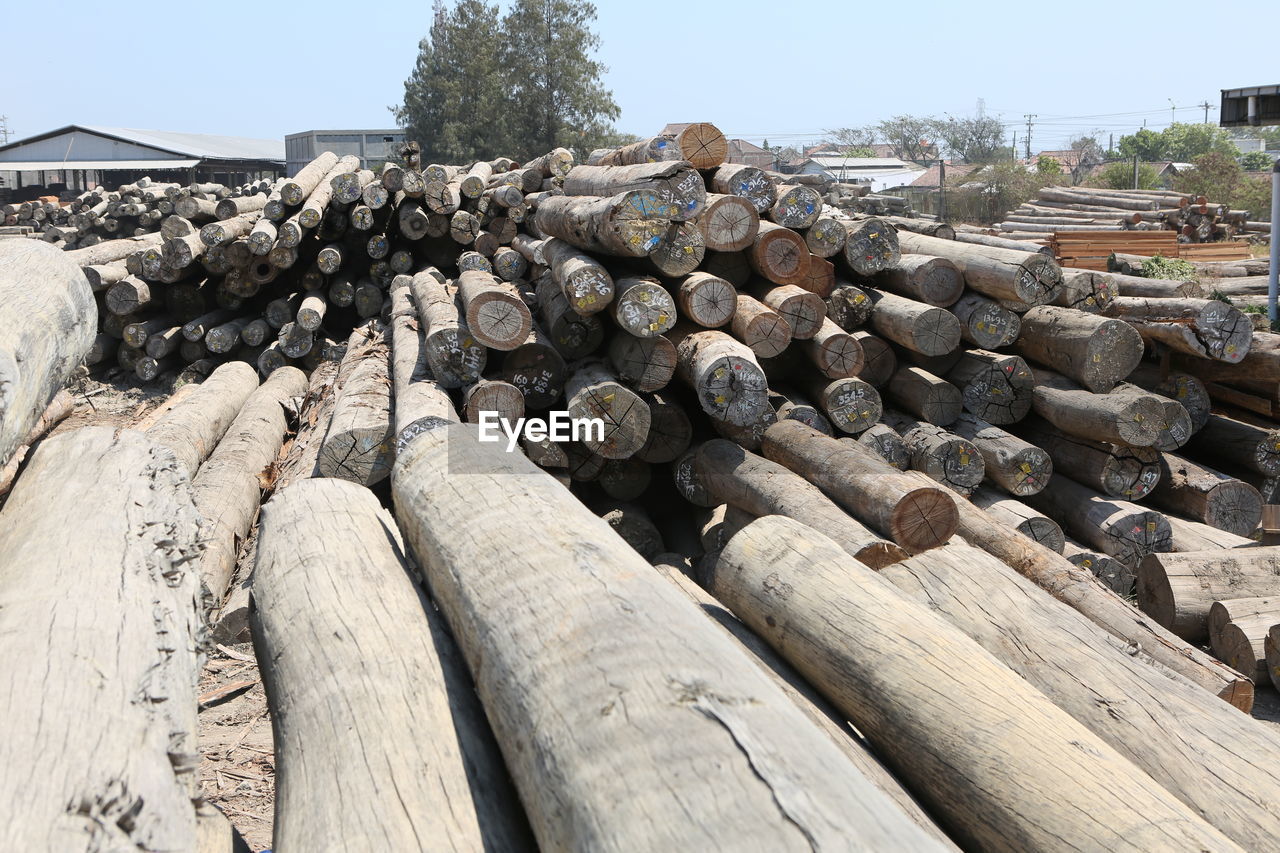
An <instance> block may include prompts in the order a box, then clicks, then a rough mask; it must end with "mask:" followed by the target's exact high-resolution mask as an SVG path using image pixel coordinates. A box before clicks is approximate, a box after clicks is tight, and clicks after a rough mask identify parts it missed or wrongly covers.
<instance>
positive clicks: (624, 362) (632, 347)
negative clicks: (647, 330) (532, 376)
mask: <svg viewBox="0 0 1280 853" xmlns="http://www.w3.org/2000/svg"><path fill="white" fill-rule="evenodd" d="M553 352H554V350H553ZM557 357H559V356H558V355H557ZM609 362H610V364H611V365H612V366H613V368H614V370H616V371H617V374H618V378H619V379H621V380H622V381H623V382H625V383H627V384H628V385H630V386H631V387H632V388H634V389H636V390H637V391H658V390H661V389H662V388H665V387H666V386H667V384H668V383H669V382H670V381H671V377H672V376H673V375H675V370H676V348H675V344H673V343H671V341H670V340H668V339H667V338H665V337H663V336H662V335H658V336H656V337H651V338H638V337H636V336H634V335H630V334H617V335H614V336H613V338H612V339H610V341H609ZM562 364H563V362H562ZM561 384H563V382H562V383H561ZM555 396H556V397H558V396H559V395H558V394H557V395H555ZM554 402H555V399H554V398H553V399H551V400H549V401H548V402H547V405H550V404H551V403H554Z"/></svg>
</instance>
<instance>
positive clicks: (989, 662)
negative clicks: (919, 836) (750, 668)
mask: <svg viewBox="0 0 1280 853" xmlns="http://www.w3.org/2000/svg"><path fill="white" fill-rule="evenodd" d="M710 589H711V592H712V593H713V594H714V595H715V596H716V597H717V598H718V599H720V600H721V601H723V602H724V603H725V604H726V605H727V606H728V607H729V609H730V610H732V611H733V612H734V613H735V614H737V615H738V617H739V618H741V619H742V620H743V621H744V622H746V623H747V625H748V626H750V627H751V628H752V629H754V630H755V631H756V632H757V633H759V634H760V635H761V636H762V637H763V638H764V639H765V640H766V641H768V642H769V643H770V644H771V645H773V646H774V648H775V649H777V650H778V651H779V652H780V653H781V654H782V655H783V656H784V657H786V658H787V660H788V662H790V663H791V664H792V665H793V666H795V667H796V668H797V669H798V670H799V671H800V672H801V674H803V675H804V676H805V677H806V678H808V679H809V681H811V682H812V683H813V684H815V685H816V686H817V687H818V688H819V689H820V690H822V691H823V692H824V693H825V694H826V695H827V696H828V698H830V699H831V700H832V702H833V703H834V704H835V705H836V706H837V707H838V708H840V709H841V710H843V711H844V712H845V713H847V714H849V715H850V718H851V719H852V721H853V723H854V724H855V725H857V726H858V727H859V728H860V729H861V730H862V731H863V732H864V733H865V734H866V735H867V737H868V739H870V740H871V742H872V743H873V744H874V745H875V746H876V747H877V748H878V749H880V750H881V751H882V752H883V753H884V754H885V755H886V757H887V758H888V760H889V762H890V764H891V765H892V766H893V768H894V769H895V770H896V771H897V773H898V775H900V776H902V777H903V778H904V779H906V780H907V781H908V784H910V785H911V786H912V787H913V789H914V790H916V791H917V792H919V794H920V795H921V796H922V797H923V798H924V799H925V801H926V802H928V803H929V805H930V806H931V807H932V808H933V809H934V810H935V811H936V812H937V813H939V814H941V815H945V817H946V819H947V821H948V823H949V825H950V826H951V827H952V828H953V830H955V831H957V832H958V833H959V834H960V838H959V839H958V840H960V841H961V842H962V843H964V844H965V845H967V846H972V847H973V848H975V849H983V850H1008V851H1032V850H1045V851H1048V850H1055V851H1056V850H1062V849H1064V848H1065V849H1108V850H1121V849H1123V850H1133V851H1139V850H1149V849H1153V848H1161V847H1166V846H1167V847H1170V848H1173V849H1176V848H1183V847H1185V848H1187V849H1199V845H1205V846H1204V849H1218V848H1221V847H1226V848H1227V849H1230V848H1231V847H1233V846H1234V845H1232V844H1231V842H1229V841H1228V840H1227V839H1226V838H1225V837H1223V836H1222V835H1221V834H1220V833H1218V832H1217V831H1216V830H1214V829H1213V828H1212V827H1210V826H1209V825H1208V824H1206V823H1205V822H1204V821H1203V820H1202V819H1200V818H1199V817H1197V816H1196V815H1195V814H1194V813H1193V812H1192V811H1191V810H1190V809H1188V808H1187V807H1186V806H1184V805H1183V804H1182V803H1180V802H1178V801H1177V800H1176V799H1175V798H1174V797H1173V796H1172V795H1171V794H1170V793H1169V792H1168V791H1166V790H1165V789H1164V788H1162V787H1160V786H1159V785H1158V784H1157V783H1155V782H1154V781H1153V780H1152V779H1151V778H1150V777H1149V776H1147V774H1145V773H1143V772H1142V771H1141V770H1139V769H1138V768H1137V767H1135V766H1134V765H1132V764H1131V763H1130V762H1129V761H1128V760H1127V759H1125V758H1124V757H1123V756H1122V755H1120V754H1119V753H1118V752H1116V751H1115V749H1114V748H1112V747H1111V746H1109V745H1107V744H1106V743H1105V742H1104V741H1103V740H1102V739H1101V738H1099V737H1097V736H1096V735H1094V734H1093V733H1092V732H1090V731H1089V730H1088V729H1086V728H1085V727H1084V726H1082V725H1081V724H1080V723H1078V722H1076V721H1075V720H1073V719H1072V718H1071V717H1070V716H1068V715H1067V714H1066V713H1065V712H1063V711H1062V710H1060V709H1059V708H1057V707H1055V706H1054V705H1053V704H1052V703H1051V702H1050V701H1049V700H1048V699H1047V698H1046V697H1045V696H1044V695H1043V694H1042V693H1040V692H1039V691H1038V690H1036V689H1035V688H1033V687H1032V686H1031V685H1029V684H1027V683H1026V682H1025V681H1023V680H1022V679H1021V678H1020V677H1018V676H1017V675H1016V674H1015V673H1014V672H1012V671H1011V670H1009V669H1008V668H1007V667H1006V666H1004V665H1003V664H1001V663H1000V662H999V661H998V660H996V658H995V657H993V656H992V655H991V654H990V653H989V652H987V651H986V650H984V649H983V648H982V647H981V646H979V645H978V644H977V643H975V642H973V641H972V640H970V639H969V638H967V637H965V636H964V635H963V634H962V633H961V632H960V631H958V630H957V629H956V628H954V627H952V626H951V625H949V624H948V623H947V622H945V621H944V620H943V619H942V617H940V616H938V615H937V614H935V613H933V612H932V611H930V610H929V609H928V608H927V607H925V606H924V605H922V604H919V603H916V602H914V601H911V600H910V599H908V598H906V597H905V596H903V595H901V594H900V593H899V592H897V590H895V589H894V588H893V586H892V585H891V584H890V583H888V582H887V581H885V580H884V579H882V578H879V577H877V576H876V574H875V573H873V572H872V571H871V570H869V569H867V570H865V571H864V570H861V569H859V568H858V567H857V564H856V563H853V562H851V561H850V560H849V559H848V557H847V556H846V555H845V554H844V552H843V551H841V550H840V549H839V548H838V547H837V546H836V545H835V543H834V542H832V541H831V540H830V539H828V538H827V537H825V536H823V535H822V534H820V533H817V532H816V531H814V530H812V529H811V528H808V527H805V526H804V525H802V524H800V523H798V522H795V521H792V520H791V519H786V518H780V517H768V518H762V519H758V520H757V521H755V522H753V523H752V524H750V525H748V526H747V527H746V528H744V529H743V530H741V531H740V532H739V533H738V534H737V535H736V536H735V537H734V538H733V540H732V541H730V542H729V545H728V546H727V547H726V548H725V549H724V551H722V552H721V554H720V557H719V559H718V560H717V561H716V563H715V565H714V568H713V576H712V578H711V583H710ZM779 590H783V591H785V594H778V591H779ZM942 646H945V647H946V648H948V649H950V650H952V652H953V654H954V656H955V658H956V659H963V660H964V661H965V662H966V663H965V667H964V671H963V674H960V673H959V672H958V671H957V670H956V669H955V668H954V667H953V666H951V664H950V662H949V661H944V660H942V659H940V658H930V657H928V656H922V655H920V654H919V653H918V652H919V649H920V648H922V647H942ZM992 696H1000V697H1001V699H1000V702H999V703H995V704H993V703H992V702H991V697H992ZM1011 706H1012V707H1016V708H1018V713H1017V714H1016V715H1011V714H1009V713H1008V711H1007V709H1008V708H1009V707H1011ZM993 753H999V755H1000V757H1001V758H1000V761H998V762H994V763H993V762H992V760H991V756H992V754H993Z"/></svg>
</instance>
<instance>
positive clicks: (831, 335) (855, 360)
mask: <svg viewBox="0 0 1280 853" xmlns="http://www.w3.org/2000/svg"><path fill="white" fill-rule="evenodd" d="M800 349H802V350H803V351H804V353H805V355H807V356H808V357H809V360H810V361H812V362H813V364H814V366H815V367H817V368H818V370H819V372H821V373H822V375H823V376H825V377H827V378H828V379H845V378H848V377H851V376H857V375H858V374H859V373H860V372H861V371H862V370H863V366H864V360H865V353H864V352H863V349H862V344H860V343H859V342H858V340H857V339H856V338H854V337H853V336H852V335H849V334H848V333H846V332H845V331H844V330H842V329H841V328H840V327H839V326H837V325H836V324H835V323H833V322H831V321H830V320H829V319H827V318H826V317H823V318H822V324H821V326H819V328H818V331H817V333H816V334H815V335H814V336H813V337H812V338H811V339H810V340H807V341H801V342H800Z"/></svg>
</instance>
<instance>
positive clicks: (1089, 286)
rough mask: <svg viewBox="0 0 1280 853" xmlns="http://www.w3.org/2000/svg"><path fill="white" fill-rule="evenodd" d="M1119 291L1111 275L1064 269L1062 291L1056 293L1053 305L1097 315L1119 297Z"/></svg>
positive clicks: (1095, 271)
mask: <svg viewBox="0 0 1280 853" xmlns="http://www.w3.org/2000/svg"><path fill="white" fill-rule="evenodd" d="M1119 290H1120V288H1119V286H1118V285H1117V284H1116V283H1115V281H1114V279H1113V276H1112V275H1111V273H1105V272H1098V271H1097V270H1080V269H1071V268H1069V267H1064V268H1063V270H1062V289H1061V290H1059V291H1058V295H1057V297H1055V298H1054V300H1053V304H1054V305H1059V306H1061V307H1063V308H1075V309H1076V310H1078V311H1088V312H1090V313H1097V312H1099V311H1105V310H1106V308H1107V306H1108V305H1110V304H1111V302H1112V300H1114V299H1115V298H1116V297H1117V296H1118V295H1119Z"/></svg>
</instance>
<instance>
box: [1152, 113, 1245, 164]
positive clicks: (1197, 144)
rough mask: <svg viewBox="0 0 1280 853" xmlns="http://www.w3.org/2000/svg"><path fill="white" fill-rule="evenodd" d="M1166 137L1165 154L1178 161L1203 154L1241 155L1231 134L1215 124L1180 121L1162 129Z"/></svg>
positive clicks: (1186, 160)
mask: <svg viewBox="0 0 1280 853" xmlns="http://www.w3.org/2000/svg"><path fill="white" fill-rule="evenodd" d="M1160 136H1161V137H1163V138H1164V156H1165V157H1167V158H1168V159H1170V160H1173V161H1174V162H1176V163H1190V162H1191V161H1192V160H1194V159H1196V158H1197V157H1199V156H1201V155H1202V154H1209V153H1211V152H1212V153H1217V154H1227V155H1229V156H1232V157H1238V156H1240V149H1239V148H1236V144H1235V143H1234V142H1232V141H1231V135H1230V134H1228V133H1227V132H1226V131H1225V130H1223V129H1222V128H1220V127H1218V126H1217V125H1213V124H1186V123H1184V122H1178V123H1176V124H1171V125H1169V126H1168V127H1166V128H1165V129H1164V130H1162V131H1160Z"/></svg>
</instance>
